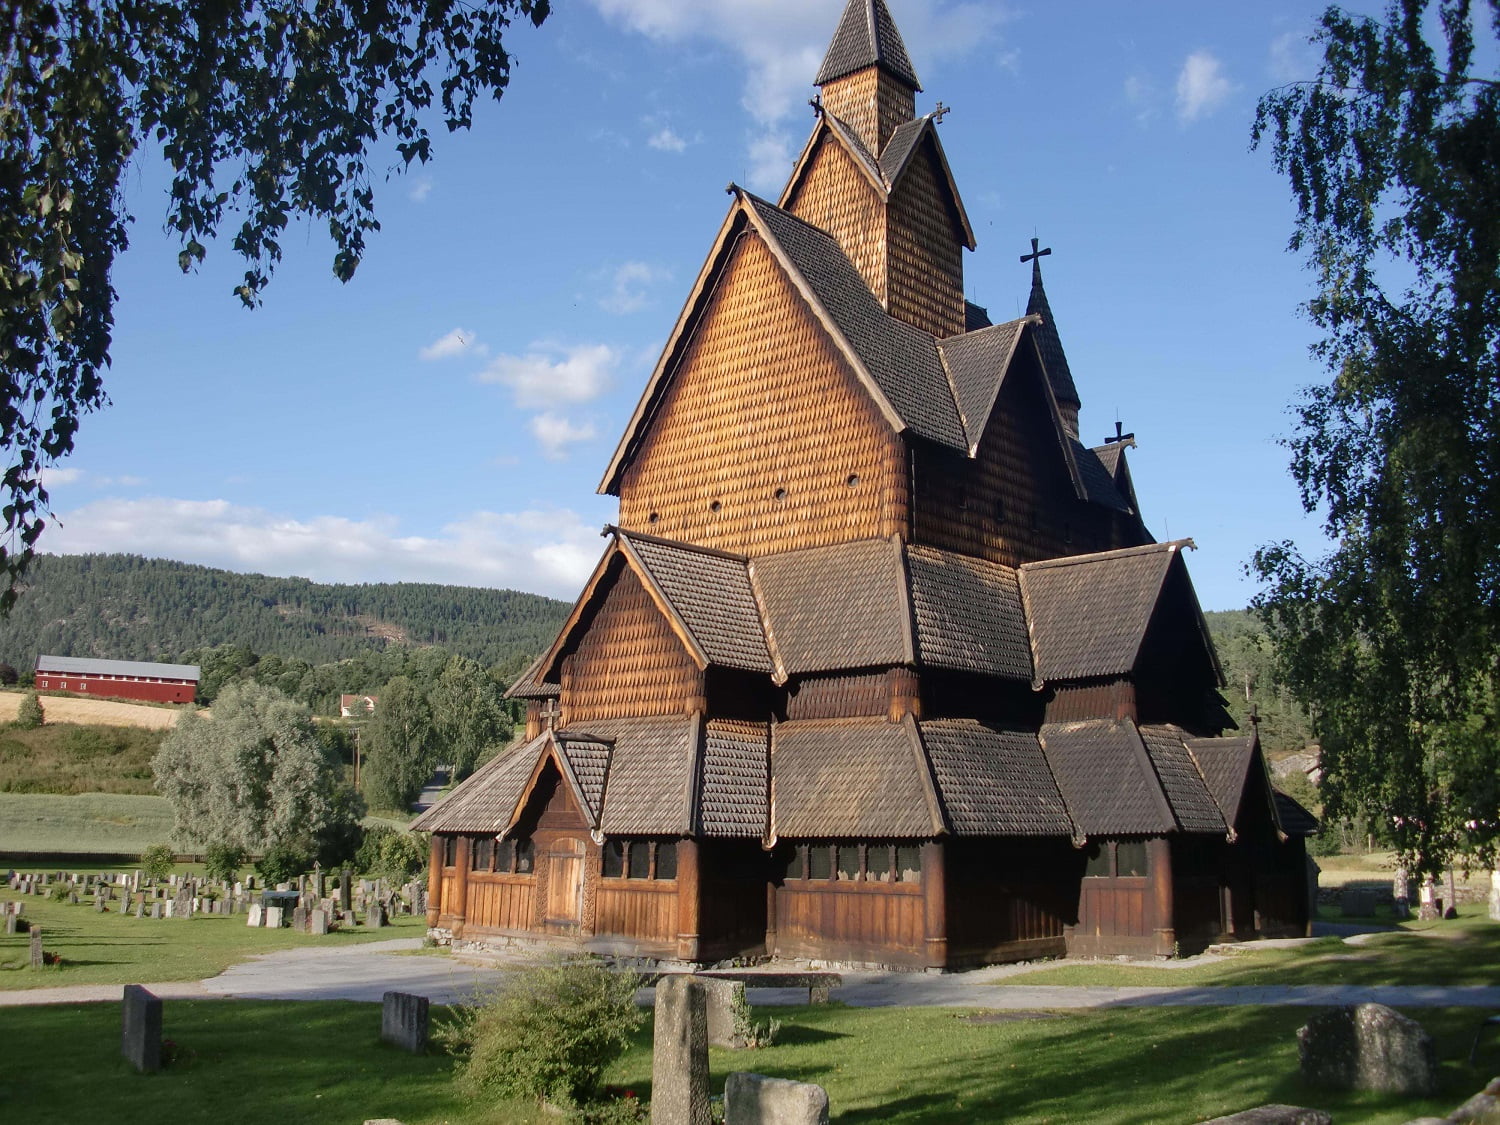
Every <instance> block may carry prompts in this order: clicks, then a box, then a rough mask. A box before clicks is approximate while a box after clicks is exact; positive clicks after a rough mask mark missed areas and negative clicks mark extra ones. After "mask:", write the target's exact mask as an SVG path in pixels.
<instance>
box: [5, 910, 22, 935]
mask: <svg viewBox="0 0 1500 1125" xmlns="http://www.w3.org/2000/svg"><path fill="white" fill-rule="evenodd" d="M20 922H21V916H20V915H19V914H12V913H11V912H10V911H8V910H7V911H6V912H5V932H6V933H7V934H13V933H15V932H16V927H17V926H18V925H20Z"/></svg>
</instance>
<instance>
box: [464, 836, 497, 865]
mask: <svg viewBox="0 0 1500 1125" xmlns="http://www.w3.org/2000/svg"><path fill="white" fill-rule="evenodd" d="M494 859H495V841H494V840H492V839H490V838H489V837H488V836H486V837H484V838H483V839H479V840H475V841H474V842H473V844H472V845H470V847H469V870H471V871H491V870H493V868H492V867H491V866H490V865H491V864H492V863H493V862H494Z"/></svg>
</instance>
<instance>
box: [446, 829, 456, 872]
mask: <svg viewBox="0 0 1500 1125" xmlns="http://www.w3.org/2000/svg"><path fill="white" fill-rule="evenodd" d="M457 863H458V837H457V836H444V837H443V866H444V867H452V866H454V865H455V864H457Z"/></svg>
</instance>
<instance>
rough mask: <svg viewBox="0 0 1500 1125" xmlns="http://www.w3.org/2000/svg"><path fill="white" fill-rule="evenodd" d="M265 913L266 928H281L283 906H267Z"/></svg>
mask: <svg viewBox="0 0 1500 1125" xmlns="http://www.w3.org/2000/svg"><path fill="white" fill-rule="evenodd" d="M265 913H266V928H267V929H271V930H279V929H280V928H281V907H279V906H267V907H265Z"/></svg>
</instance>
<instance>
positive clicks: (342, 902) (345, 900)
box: [339, 867, 350, 914]
mask: <svg viewBox="0 0 1500 1125" xmlns="http://www.w3.org/2000/svg"><path fill="white" fill-rule="evenodd" d="M339 909H340V910H342V911H343V912H344V913H345V914H347V913H349V910H350V903H349V869H348V868H347V867H341V868H340V869H339Z"/></svg>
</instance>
